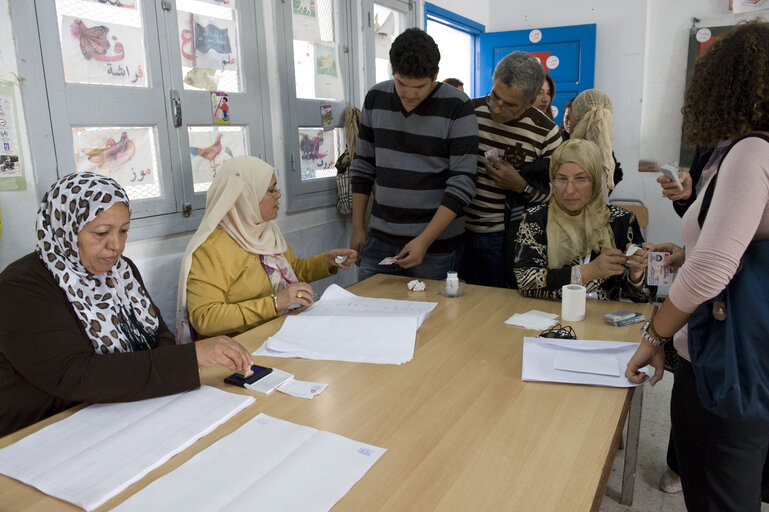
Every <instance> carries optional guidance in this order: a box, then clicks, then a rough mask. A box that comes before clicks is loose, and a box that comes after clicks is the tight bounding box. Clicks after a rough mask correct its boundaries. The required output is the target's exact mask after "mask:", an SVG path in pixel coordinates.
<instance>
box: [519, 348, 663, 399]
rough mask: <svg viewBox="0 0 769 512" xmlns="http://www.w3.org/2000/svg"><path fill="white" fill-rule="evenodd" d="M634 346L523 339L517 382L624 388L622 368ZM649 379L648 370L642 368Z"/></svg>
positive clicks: (624, 379) (623, 368)
mask: <svg viewBox="0 0 769 512" xmlns="http://www.w3.org/2000/svg"><path fill="white" fill-rule="evenodd" d="M637 348H638V343H625V342H622V341H596V340H562V339H554V338H529V337H526V338H523V364H522V366H521V380H538V381H547V382H568V383H572V384H591V385H594V386H611V387H618V388H628V387H632V386H636V385H637V384H633V383H632V382H630V381H629V380H627V378H626V377H625V368H626V367H627V363H628V362H629V361H630V358H631V357H633V354H634V353H635V351H636V349H637ZM642 371H644V372H645V373H646V374H647V375H653V374H654V370H652V369H650V367H648V366H647V367H645V368H642Z"/></svg>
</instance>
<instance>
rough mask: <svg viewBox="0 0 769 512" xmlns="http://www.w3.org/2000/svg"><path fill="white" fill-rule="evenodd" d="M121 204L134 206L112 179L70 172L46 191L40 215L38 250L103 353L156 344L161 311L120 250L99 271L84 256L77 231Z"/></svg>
mask: <svg viewBox="0 0 769 512" xmlns="http://www.w3.org/2000/svg"><path fill="white" fill-rule="evenodd" d="M117 204H123V205H125V206H126V208H130V207H129V204H128V196H127V195H126V193H125V190H123V187H121V186H120V185H118V184H117V182H115V181H114V180H112V179H110V178H107V177H104V176H100V175H98V174H93V173H90V172H84V173H79V174H70V175H69V176H66V177H64V178H63V179H61V180H59V181H58V182H57V183H56V184H55V185H54V186H53V188H51V190H50V191H48V192H47V193H46V194H45V196H43V201H42V203H41V204H40V212H39V215H38V217H37V249H36V250H37V253H38V254H39V255H40V258H41V259H42V260H43V263H44V264H45V266H46V267H47V268H48V270H49V271H50V272H51V274H53V277H54V279H55V280H56V282H57V283H58V284H59V287H60V288H61V289H62V290H64V293H66V295H67V298H68V299H69V301H70V303H72V306H73V307H74V310H75V314H76V315H77V317H78V318H79V319H80V322H81V323H82V324H83V329H84V330H85V332H86V334H88V337H89V338H90V340H91V343H92V344H93V348H94V350H95V351H96V352H101V353H103V354H106V353H108V352H132V351H136V350H147V349H152V348H155V347H156V346H157V344H158V335H157V331H158V326H159V321H158V313H157V311H155V308H154V307H153V306H152V303H151V301H150V299H149V295H147V291H146V290H145V289H144V287H143V286H142V285H141V284H140V283H139V281H138V280H137V279H136V276H134V273H133V270H132V269H131V266H130V265H129V264H128V262H127V261H126V260H125V259H124V258H123V257H122V256H120V255H117V260H116V262H115V264H114V265H113V266H112V267H111V268H109V269H108V270H107V271H106V272H103V273H98V274H97V273H95V272H92V270H93V269H90V270H91V271H89V269H88V268H86V266H85V265H84V264H83V262H82V261H81V257H80V251H79V246H80V244H79V243H78V233H79V232H80V231H81V230H83V228H84V227H85V226H86V225H87V224H88V223H89V222H91V221H92V220H94V219H95V218H96V217H97V216H98V215H99V214H101V213H102V212H105V211H107V210H109V209H110V208H112V207H113V206H114V205H117ZM129 212H130V209H129ZM125 231H127V228H126V229H125Z"/></svg>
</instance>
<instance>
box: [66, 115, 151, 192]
mask: <svg viewBox="0 0 769 512" xmlns="http://www.w3.org/2000/svg"><path fill="white" fill-rule="evenodd" d="M72 140H73V142H74V151H75V163H76V165H77V170H78V171H79V172H83V171H91V172H97V173H99V174H103V175H105V176H109V177H110V178H112V179H114V180H115V181H117V182H118V183H120V185H122V186H123V188H125V189H126V192H128V197H129V198H130V199H131V200H134V199H149V198H156V197H161V196H162V195H163V187H162V180H161V179H160V172H161V171H160V166H159V165H158V151H157V148H158V140H157V131H156V129H155V127H154V126H152V127H151V126H130V127H120V126H109V127H106V126H98V127H96V126H93V127H91V126H80V127H73V128H72Z"/></svg>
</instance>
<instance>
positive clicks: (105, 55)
mask: <svg viewBox="0 0 769 512" xmlns="http://www.w3.org/2000/svg"><path fill="white" fill-rule="evenodd" d="M61 34H62V37H61V54H62V59H63V61H64V74H65V75H66V80H67V81H68V82H76V83H87V84H111V85H130V86H139V87H145V86H146V85H147V76H146V73H145V70H144V47H143V45H142V29H141V28H136V27H128V26H125V25H118V24H117V23H103V22H99V21H93V20H88V19H85V18H74V17H72V16H62V18H61Z"/></svg>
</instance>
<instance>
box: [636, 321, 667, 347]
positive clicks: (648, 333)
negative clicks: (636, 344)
mask: <svg viewBox="0 0 769 512" xmlns="http://www.w3.org/2000/svg"><path fill="white" fill-rule="evenodd" d="M641 337H642V338H643V339H645V340H646V341H648V342H649V343H651V344H652V345H654V346H656V347H659V346H662V345H664V344H665V343H667V342H669V341H670V340H672V339H673V338H663V337H662V336H660V335H659V334H657V333H656V332H654V328H652V321H651V320H647V321H646V323H645V324H643V326H642V327H641Z"/></svg>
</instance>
